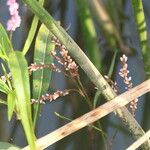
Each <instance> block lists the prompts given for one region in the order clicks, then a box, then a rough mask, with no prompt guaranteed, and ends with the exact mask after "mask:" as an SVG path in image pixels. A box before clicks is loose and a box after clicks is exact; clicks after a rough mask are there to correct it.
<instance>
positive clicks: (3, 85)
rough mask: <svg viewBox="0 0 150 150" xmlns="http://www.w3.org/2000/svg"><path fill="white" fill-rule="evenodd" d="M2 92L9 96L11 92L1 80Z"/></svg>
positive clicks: (0, 87) (0, 88)
mask: <svg viewBox="0 0 150 150" xmlns="http://www.w3.org/2000/svg"><path fill="white" fill-rule="evenodd" d="M0 91H1V92H3V93H5V94H8V93H9V92H10V90H9V87H8V86H7V84H6V83H5V82H4V81H3V80H2V79H0Z"/></svg>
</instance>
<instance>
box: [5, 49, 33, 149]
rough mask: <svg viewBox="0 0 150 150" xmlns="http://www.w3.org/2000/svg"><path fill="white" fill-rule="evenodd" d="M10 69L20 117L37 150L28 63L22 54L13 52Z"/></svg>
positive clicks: (31, 147) (28, 136) (29, 141)
mask: <svg viewBox="0 0 150 150" xmlns="http://www.w3.org/2000/svg"><path fill="white" fill-rule="evenodd" d="M8 64H9V69H10V71H11V74H12V82H13V87H14V88H15V95H16V105H17V108H18V109H19V113H20V114H19V116H20V118H21V122H22V125H23V128H24V131H25V134H26V138H27V140H28V143H29V145H30V149H31V150H33V149H35V142H34V140H35V135H34V130H33V124H32V115H31V102H30V84H29V73H28V65H27V61H26V59H25V57H24V55H23V53H21V52H12V53H11V54H10V55H9V61H8Z"/></svg>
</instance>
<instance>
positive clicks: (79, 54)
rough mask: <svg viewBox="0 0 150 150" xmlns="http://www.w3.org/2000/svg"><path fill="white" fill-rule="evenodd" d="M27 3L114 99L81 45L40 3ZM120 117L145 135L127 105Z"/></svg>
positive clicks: (148, 144)
mask: <svg viewBox="0 0 150 150" xmlns="http://www.w3.org/2000/svg"><path fill="white" fill-rule="evenodd" d="M23 1H24V3H25V4H27V6H28V7H29V8H30V9H31V10H32V12H33V13H34V14H36V15H37V16H38V17H39V19H40V20H41V21H42V22H43V23H44V24H45V25H46V26H47V28H48V29H49V30H50V31H51V32H52V33H53V34H54V35H55V36H56V37H57V38H58V39H59V40H60V41H61V43H62V44H64V45H65V46H66V48H67V49H68V51H69V52H70V55H71V56H72V57H73V58H74V59H75V60H76V62H77V63H78V64H79V65H80V67H81V68H82V69H83V70H84V71H85V73H86V74H87V75H88V77H89V78H90V79H91V81H92V82H93V83H94V84H95V86H96V87H97V88H98V89H99V90H100V91H102V94H103V95H104V97H105V98H106V99H107V100H111V99H113V98H114V97H115V96H116V94H115V93H114V91H113V89H112V88H111V87H110V86H109V84H108V83H107V81H106V80H105V79H104V78H103V76H102V75H101V74H100V73H99V71H98V70H97V69H96V67H95V66H94V65H93V64H92V62H91V61H90V60H89V59H88V58H87V56H86V55H85V54H84V53H83V51H82V50H81V49H80V47H79V46H78V45H77V44H76V43H75V42H74V40H73V39H72V38H71V37H70V36H69V35H68V34H67V33H66V31H65V30H64V29H63V28H62V27H61V26H60V25H59V24H58V23H57V22H56V21H55V20H54V19H53V18H52V17H51V16H50V14H49V13H48V12H47V11H46V10H45V9H44V8H43V7H42V6H40V5H39V3H38V2H37V1H36V0H23ZM116 114H117V115H118V117H119V118H121V119H122V120H123V123H124V124H125V125H126V127H127V128H128V130H129V131H130V132H131V133H132V135H133V136H134V138H135V139H138V138H140V137H141V136H142V135H144V131H143V129H142V128H141V126H140V125H139V124H138V122H137V121H136V120H135V119H134V118H133V116H132V115H131V113H130V112H129V111H128V110H127V108H126V107H122V108H121V109H118V110H117V111H116ZM149 147H150V141H148V142H146V143H144V144H143V148H146V149H149Z"/></svg>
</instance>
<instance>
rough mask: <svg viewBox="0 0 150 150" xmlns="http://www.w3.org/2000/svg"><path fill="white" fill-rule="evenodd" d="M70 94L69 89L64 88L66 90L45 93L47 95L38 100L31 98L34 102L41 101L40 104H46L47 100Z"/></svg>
mask: <svg viewBox="0 0 150 150" xmlns="http://www.w3.org/2000/svg"><path fill="white" fill-rule="evenodd" d="M68 94H69V90H64V91H56V92H55V93H53V94H49V93H47V94H45V95H42V96H41V98H40V100H36V99H31V101H32V103H38V102H39V103H40V104H45V101H50V102H51V101H52V100H55V99H57V98H59V97H63V96H66V95H68Z"/></svg>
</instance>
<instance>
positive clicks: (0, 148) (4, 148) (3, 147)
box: [0, 142, 21, 150]
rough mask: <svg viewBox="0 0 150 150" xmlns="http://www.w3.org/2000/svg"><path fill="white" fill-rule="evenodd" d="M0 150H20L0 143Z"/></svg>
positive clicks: (5, 143)
mask: <svg viewBox="0 0 150 150" xmlns="http://www.w3.org/2000/svg"><path fill="white" fill-rule="evenodd" d="M0 150H21V149H20V148H18V147H17V146H14V145H12V144H10V143H7V142H0Z"/></svg>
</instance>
